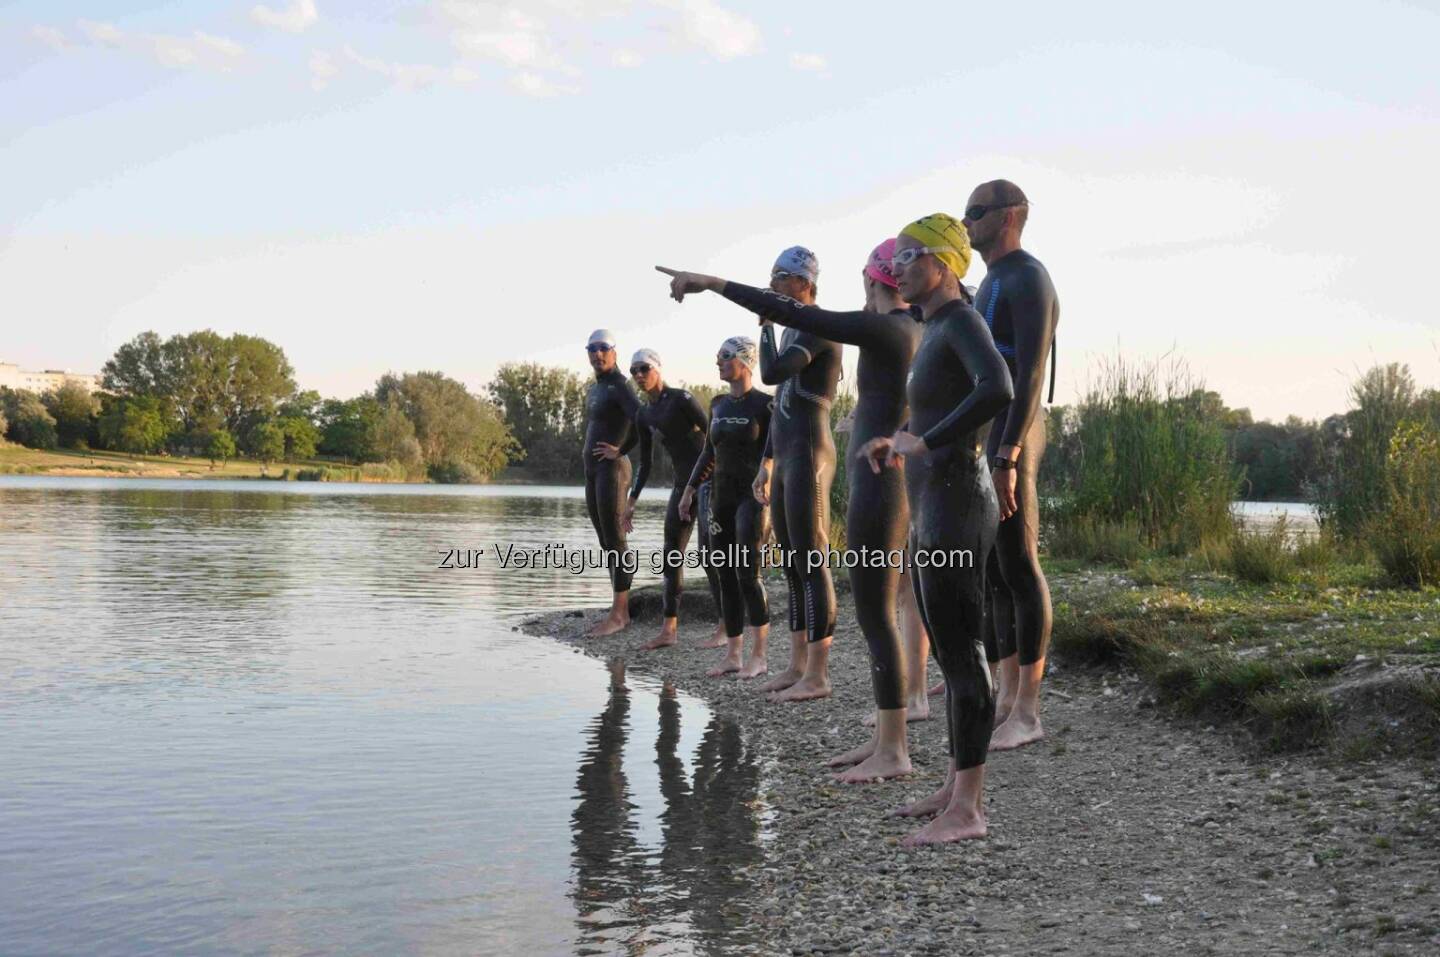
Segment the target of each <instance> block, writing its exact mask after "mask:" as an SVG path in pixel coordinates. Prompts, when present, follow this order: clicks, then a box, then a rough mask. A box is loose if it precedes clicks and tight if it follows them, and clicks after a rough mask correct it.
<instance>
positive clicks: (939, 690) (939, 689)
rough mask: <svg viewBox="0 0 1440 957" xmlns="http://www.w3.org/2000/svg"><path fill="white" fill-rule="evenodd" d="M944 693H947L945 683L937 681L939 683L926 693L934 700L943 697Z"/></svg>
mask: <svg viewBox="0 0 1440 957" xmlns="http://www.w3.org/2000/svg"><path fill="white" fill-rule="evenodd" d="M944 693H945V682H943V681H937V682H935V683H934V684H933V685H931V686H930V690H929V691H927V692H926V694H928V695H929V696H930V697H932V698H933V697H935V696H936V695H942V694H944Z"/></svg>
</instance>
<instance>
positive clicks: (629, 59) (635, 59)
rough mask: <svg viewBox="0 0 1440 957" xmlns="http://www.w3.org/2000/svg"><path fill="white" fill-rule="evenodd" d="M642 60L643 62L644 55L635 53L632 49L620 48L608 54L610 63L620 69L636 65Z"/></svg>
mask: <svg viewBox="0 0 1440 957" xmlns="http://www.w3.org/2000/svg"><path fill="white" fill-rule="evenodd" d="M643 62H645V60H644V57H642V56H640V54H638V53H636V52H635V51H634V50H624V49H621V50H616V51H615V52H613V53H611V54H610V63H611V65H612V66H618V67H620V68H621V69H625V70H628V69H630V68H632V67H637V66H639V65H640V64H641V63H643Z"/></svg>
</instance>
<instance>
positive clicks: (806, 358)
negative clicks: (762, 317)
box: [727, 283, 817, 385]
mask: <svg viewBox="0 0 1440 957" xmlns="http://www.w3.org/2000/svg"><path fill="white" fill-rule="evenodd" d="M727 285H728V283H727ZM805 338H807V337H806V336H804V335H803V334H802V335H800V336H796V337H795V341H794V342H791V343H790V345H789V346H788V347H786V349H785V351H784V352H779V353H778V354H777V350H776V345H775V327H774V326H766V327H765V328H764V329H761V330H760V381H761V382H763V383H765V384H766V385H779V384H780V383H782V382H784V381H785V380H786V379H788V378H790V377H791V376H792V375H795V374H796V373H798V372H799V371H800V370H801V369H804V368H805V367H806V366H808V365H809V364H810V363H811V362H814V361H815V355H816V352H817V350H816V349H815V348H814V346H813V345H807V343H805V342H803V341H801V340H802V339H805Z"/></svg>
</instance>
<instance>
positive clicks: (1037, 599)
mask: <svg viewBox="0 0 1440 957" xmlns="http://www.w3.org/2000/svg"><path fill="white" fill-rule="evenodd" d="M1020 448H1021V451H1020V461H1019V463H1018V469H1017V471H1018V474H1017V475H1016V480H1015V504H1016V505H1017V506H1018V508H1019V511H1017V512H1016V513H1015V514H1014V515H1012V516H1010V517H1009V518H1008V519H1006V520H1005V521H1003V522H1001V523H1000V529H999V532H998V533H997V535H996V538H995V553H994V555H995V558H994V562H993V566H994V571H995V572H997V573H998V574H997V578H998V579H999V580H998V582H993V583H992V584H991V595H992V601H991V609H992V612H991V613H992V615H994V617H995V627H996V634H997V636H1001V635H1004V636H1006V640H1003V641H1000V642H999V644H1000V648H999V651H1000V657H1001V658H1006V657H1009V656H1010V655H1011V654H1016V653H1018V654H1019V656H1020V664H1021V665H1022V666H1023V665H1033V664H1035V663H1036V662H1037V661H1040V660H1041V659H1042V658H1044V657H1045V652H1046V650H1047V648H1048V647H1049V645H1050V627H1051V622H1052V615H1053V612H1052V610H1051V606H1050V583H1049V582H1047V581H1046V580H1045V572H1044V571H1043V570H1042V569H1041V568H1040V499H1039V496H1038V495H1037V493H1036V480H1037V477H1038V476H1039V474H1040V460H1041V458H1042V457H1043V456H1044V455H1045V416H1044V415H1037V416H1035V421H1034V422H1033V423H1031V426H1030V429H1029V431H1028V433H1027V434H1026V435H1025V438H1024V441H1023V444H1022V445H1021V447H1020ZM1002 615H1003V616H1004V620H1003V621H1002ZM1002 626H1004V627H1005V631H1004V632H1001V631H1000V630H999V629H1000V628H1001V627H1002Z"/></svg>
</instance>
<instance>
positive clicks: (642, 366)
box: [630, 362, 651, 375]
mask: <svg viewBox="0 0 1440 957" xmlns="http://www.w3.org/2000/svg"><path fill="white" fill-rule="evenodd" d="M650 369H651V366H650V363H648V362H638V363H636V364H635V365H633V366H631V367H630V374H631V375H649V374H650Z"/></svg>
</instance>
